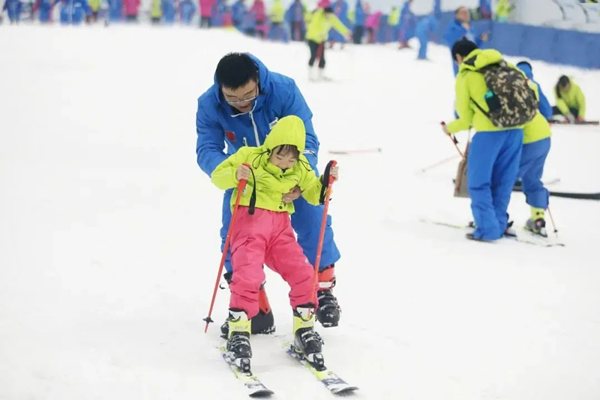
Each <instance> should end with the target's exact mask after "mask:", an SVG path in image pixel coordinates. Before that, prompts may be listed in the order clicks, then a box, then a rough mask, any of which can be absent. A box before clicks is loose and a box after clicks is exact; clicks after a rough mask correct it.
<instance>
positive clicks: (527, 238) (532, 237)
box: [419, 218, 565, 247]
mask: <svg viewBox="0 0 600 400" xmlns="http://www.w3.org/2000/svg"><path fill="white" fill-rule="evenodd" d="M419 221H421V222H423V223H426V224H432V225H438V226H445V227H447V228H453V229H460V230H462V231H465V232H470V231H471V230H473V227H470V226H468V225H458V224H452V223H448V222H443V221H434V220H430V219H426V218H421V219H420V220H419ZM503 238H504V239H508V240H512V241H514V242H518V243H523V244H528V245H532V246H541V247H565V244H564V243H561V242H554V241H551V240H550V239H548V238H545V237H543V236H540V235H536V234H535V233H533V232H530V231H526V230H523V235H519V236H512V235H504V236H503ZM486 243H492V244H495V243H497V242H486Z"/></svg>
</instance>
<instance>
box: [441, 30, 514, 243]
mask: <svg viewBox="0 0 600 400" xmlns="http://www.w3.org/2000/svg"><path fill="white" fill-rule="evenodd" d="M452 57H453V58H454V60H455V62H456V63H457V64H459V72H458V75H457V77H456V89H455V90H456V111H457V113H458V115H459V118H458V119H457V120H455V121H453V122H451V123H449V124H447V125H446V124H443V127H442V128H443V131H444V133H446V134H448V135H452V134H455V133H458V132H460V131H464V130H468V129H470V128H471V127H474V128H475V131H476V133H475V136H474V137H473V141H472V142H471V145H470V148H469V154H468V171H469V172H468V188H469V195H470V197H471V210H472V212H473V218H474V220H475V226H476V228H475V231H474V232H473V233H469V234H467V238H468V239H471V240H480V241H493V240H497V239H500V238H502V236H503V235H504V233H505V231H506V229H507V227H508V213H507V209H508V204H509V202H510V196H511V193H512V189H513V185H514V183H515V182H516V181H517V175H518V172H519V159H520V158H521V150H522V147H523V127H522V126H515V127H509V128H499V127H497V126H495V125H494V124H493V123H492V121H491V120H490V119H489V118H488V116H487V112H489V107H488V105H487V103H486V97H487V96H488V94H489V93H490V91H489V89H488V87H487V85H486V83H485V80H484V77H483V74H482V73H481V72H479V70H480V69H481V68H484V67H486V66H489V65H493V64H498V63H499V62H501V61H502V55H501V54H500V53H499V52H498V51H496V50H480V49H478V48H477V45H476V44H475V43H473V42H471V41H470V40H466V39H463V40H460V41H458V42H456V43H455V44H454V46H453V47H452ZM486 109H487V110H486Z"/></svg>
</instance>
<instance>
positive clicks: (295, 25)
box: [291, 21, 304, 42]
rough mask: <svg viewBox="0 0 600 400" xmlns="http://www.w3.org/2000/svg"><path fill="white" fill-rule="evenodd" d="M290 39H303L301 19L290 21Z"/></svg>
mask: <svg viewBox="0 0 600 400" xmlns="http://www.w3.org/2000/svg"><path fill="white" fill-rule="evenodd" d="M291 28H292V40H295V41H298V42H301V41H303V40H304V30H303V29H302V21H295V22H292V25H291Z"/></svg>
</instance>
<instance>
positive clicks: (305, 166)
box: [298, 160, 312, 172]
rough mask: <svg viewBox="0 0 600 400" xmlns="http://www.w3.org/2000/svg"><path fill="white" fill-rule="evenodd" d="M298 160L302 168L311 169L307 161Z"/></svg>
mask: <svg viewBox="0 0 600 400" xmlns="http://www.w3.org/2000/svg"><path fill="white" fill-rule="evenodd" d="M298 162H300V163H301V164H302V165H303V166H304V168H306V170H307V171H309V172H310V171H312V167H311V165H310V163H309V162H308V161H304V160H298Z"/></svg>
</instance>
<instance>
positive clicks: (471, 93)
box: [446, 49, 523, 133]
mask: <svg viewBox="0 0 600 400" xmlns="http://www.w3.org/2000/svg"><path fill="white" fill-rule="evenodd" d="M473 58H474V59H475V60H474V63H473V65H470V64H471V63H466V61H468V60H471V59H473ZM501 60H502V54H500V53H499V52H498V51H497V50H480V49H477V50H473V51H472V52H471V53H469V55H468V56H466V57H465V59H464V61H463V63H462V64H461V65H460V68H459V70H458V75H457V76H456V85H455V90H456V105H455V107H456V112H457V113H458V115H459V118H458V119H457V120H455V121H452V122H451V123H449V124H448V125H447V127H446V128H447V129H448V132H450V133H458V132H461V131H466V130H468V129H470V128H471V127H474V128H475V130H476V131H477V132H490V131H505V130H510V129H516V128H523V126H522V125H521V126H514V127H510V128H498V127H497V126H495V125H494V124H493V123H492V121H490V119H489V118H488V117H487V116H486V115H485V114H484V113H483V112H481V110H480V109H479V108H478V107H477V106H476V105H475V104H474V103H473V102H475V101H476V102H477V104H478V105H479V106H480V107H481V108H483V109H484V110H485V111H486V112H488V111H489V110H490V109H489V107H488V106H487V103H486V101H485V99H484V96H485V94H486V93H487V92H488V91H489V89H488V87H487V85H486V84H485V80H484V78H483V74H482V73H480V72H477V71H478V70H479V69H481V68H483V67H486V66H488V65H491V64H497V63H499V62H500V61H501ZM509 65H510V64H509ZM510 66H511V67H513V68H515V69H516V67H514V66H512V65H510Z"/></svg>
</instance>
